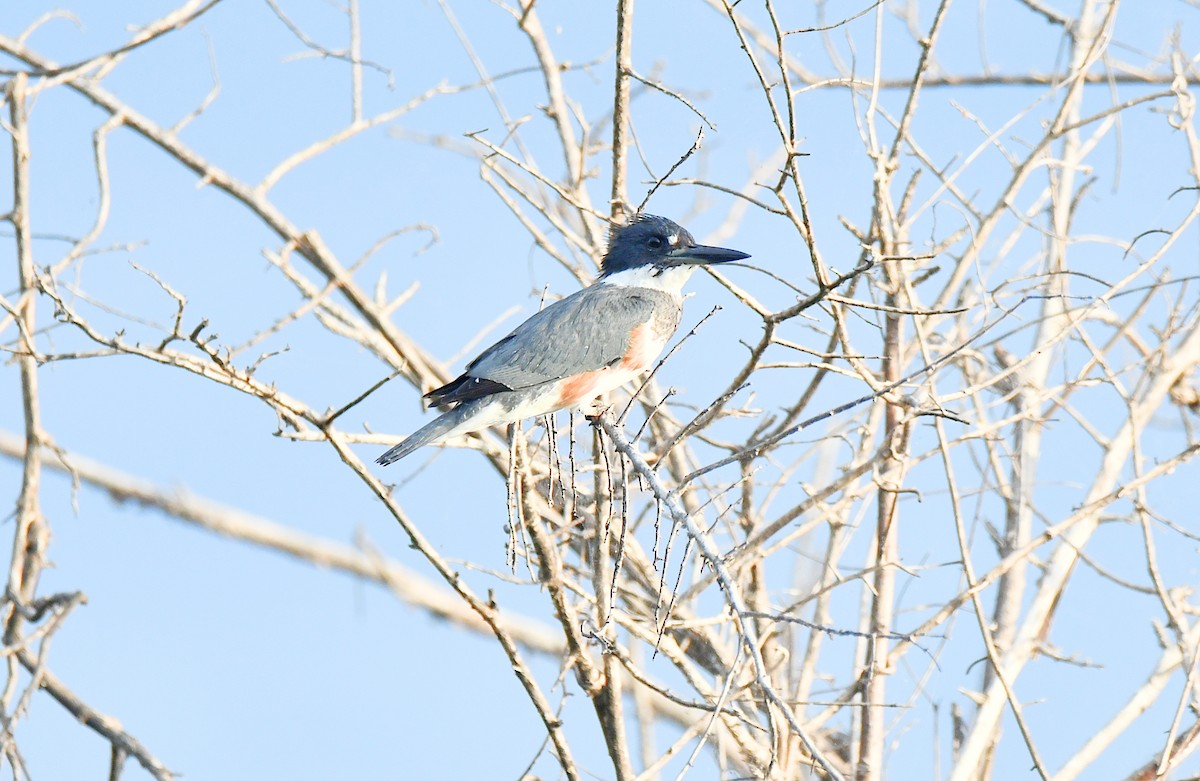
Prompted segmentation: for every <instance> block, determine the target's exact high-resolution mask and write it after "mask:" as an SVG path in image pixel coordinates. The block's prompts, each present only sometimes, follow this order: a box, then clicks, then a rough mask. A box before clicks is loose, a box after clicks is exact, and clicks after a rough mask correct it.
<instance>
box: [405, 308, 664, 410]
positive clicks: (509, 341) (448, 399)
mask: <svg viewBox="0 0 1200 781" xmlns="http://www.w3.org/2000/svg"><path fill="white" fill-rule="evenodd" d="M656 294H657V295H662V294H660V293H658V291H652V290H646V291H639V290H637V289H632V288H628V287H617V286H608V285H598V286H593V287H589V288H584V289H583V290H580V291H578V292H576V293H573V294H572V295H569V296H567V297H566V298H564V299H562V300H561V301H556V302H554V303H553V304H551V305H550V306H548V307H546V308H545V309H543V310H541V311H540V312H538V313H537V314H535V315H533V316H532V317H530V318H529V319H528V320H526V321H525V322H523V323H521V324H520V325H519V326H517V327H516V328H515V329H514V330H513V332H512V333H510V334H509V335H508V336H506V337H504V338H503V339H501V340H500V341H499V342H496V344H494V345H492V346H491V347H489V348H488V349H487V350H485V351H484V352H483V353H482V354H481V355H480V356H479V357H478V358H476V359H475V360H473V361H471V362H470V363H469V364H467V370H466V372H464V373H463V375H462V376H461V377H459V378H458V379H456V380H454V381H453V382H451V383H449V384H448V385H445V386H443V387H441V388H438V389H437V390H434V391H430V392H429V393H428V394H426V397H427V398H429V399H430V400H431V403H433V404H437V405H442V404H454V403H456V402H462V401H470V400H471V399H477V398H481V397H483V396H489V395H491V394H493V393H500V392H504V391H510V390H522V389H525V388H532V387H535V386H538V385H543V384H546V383H550V382H554V381H556V380H561V379H563V378H564V377H571V376H574V375H576V374H582V373H583V372H589V371H596V370H597V369H602V368H604V367H605V366H611V365H613V364H616V363H618V362H619V361H620V360H621V359H622V358H624V357H625V353H626V352H627V351H628V349H629V338H630V332H631V331H633V329H634V328H635V327H636V326H638V325H641V324H642V323H645V322H647V321H649V320H650V319H651V318H652V317H653V315H654V306H655V303H656V301H655V297H656Z"/></svg>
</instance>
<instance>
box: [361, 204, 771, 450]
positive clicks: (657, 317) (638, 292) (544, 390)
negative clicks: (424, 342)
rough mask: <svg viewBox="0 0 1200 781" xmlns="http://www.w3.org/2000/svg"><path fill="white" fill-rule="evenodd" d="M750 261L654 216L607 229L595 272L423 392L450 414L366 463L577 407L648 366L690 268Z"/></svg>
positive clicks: (673, 319) (676, 313)
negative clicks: (585, 283)
mask: <svg viewBox="0 0 1200 781" xmlns="http://www.w3.org/2000/svg"><path fill="white" fill-rule="evenodd" d="M748 257H750V256H749V255H747V254H746V253H745V252H738V251H737V250H733V249H722V248H721V247H706V246H704V245H702V244H697V243H696V241H695V239H693V238H692V234H690V233H688V232H687V231H686V230H684V229H683V228H681V227H680V226H678V225H676V224H675V223H673V222H671V221H670V220H668V219H666V218H664V217H655V216H654V215H650V214H643V215H638V216H636V217H634V218H633V220H632V221H630V222H629V224H628V225H624V226H621V227H618V228H614V229H613V232H612V236H611V237H610V239H609V243H608V252H607V253H606V254H605V255H604V260H603V262H602V263H601V264H600V277H599V278H598V279H597V280H596V281H595V282H594V283H593V284H592V285H590V286H589V287H585V288H584V289H582V290H579V291H577V292H575V293H572V294H571V295H569V296H567V297H566V298H563V299H562V300H560V301H556V302H554V303H553V304H550V305H549V306H547V307H546V308H545V309H543V310H541V311H540V312H538V313H537V314H535V315H533V316H532V317H530V318H529V319H528V320H526V321H525V322H523V323H521V324H520V325H519V326H517V327H516V329H514V330H513V332H512V333H510V334H509V335H508V336H506V337H504V338H503V339H501V340H500V341H498V342H496V343H495V344H494V345H492V346H491V347H489V348H488V349H486V350H484V351H483V353H482V354H480V356H479V357H478V358H476V359H475V360H473V361H471V362H470V363H469V364H467V370H466V371H465V372H463V374H462V376H460V377H459V378H458V379H456V380H454V381H453V382H451V383H448V384H446V385H443V386H442V387H440V388H437V389H436V390H432V391H430V392H429V393H426V394H425V398H427V399H429V402H430V406H437V407H442V406H446V405H453V408H452V409H450V411H448V412H445V413H443V414H442V415H440V416H438V417H437V418H436V419H434V420H433V421H431V422H430V423H427V424H426V425H424V426H422V427H421V428H419V429H417V430H416V431H415V432H413V433H412V434H411V435H409V437H408V438H407V439H405V440H404V441H403V442H401V443H400V444H398V445H396V446H395V447H393V448H392V449H391V450H389V451H387V452H386V453H384V454H383V455H382V456H380V457H379V458H377V459H376V463H378V464H382V465H384V466H387V465H388V464H391V463H393V462H395V461H399V460H400V459H402V458H404V457H405V456H407V455H408V454H409V453H412V452H413V451H414V450H416V449H417V448H419V447H423V446H424V445H430V444H435V443H439V442H445V441H446V440H448V439H451V438H453V437H457V436H460V435H462V434H469V433H471V432H473V431H480V430H481V429H485V428H487V427H489V426H494V425H497V424H500V423H513V422H516V421H519V420H524V419H525V418H532V417H536V416H538V415H546V414H548V413H551V412H556V411H557V410H560V409H566V408H568V407H580V406H584V405H585V404H586V403H587V402H590V401H591V400H592V399H595V398H596V397H597V396H600V395H601V394H603V393H606V392H608V391H610V390H613V389H614V388H617V387H620V386H621V385H624V384H625V383H626V382H628V381H630V380H632V379H633V378H634V377H636V376H637V375H638V374H640V373H641V372H643V371H645V370H646V369H648V368H650V365H651V364H652V363H654V360H655V359H656V358H658V356H659V354H660V353H661V352H662V350H663V348H664V347H665V346H666V344H667V341H668V340H669V339H670V338H671V336H672V334H674V333H675V329H676V328H677V327H678V326H679V318H680V316H681V314H682V306H683V284H684V283H685V282H686V281H687V280H688V278H689V277H690V276H691V275H692V272H693V271H695V270H696V267H697V266H698V265H704V264H708V263H726V262H728V261H731V260H741V259H742V258H748Z"/></svg>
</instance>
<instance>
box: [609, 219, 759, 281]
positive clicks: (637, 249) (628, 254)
mask: <svg viewBox="0 0 1200 781" xmlns="http://www.w3.org/2000/svg"><path fill="white" fill-rule="evenodd" d="M748 257H750V256H749V255H747V254H746V253H745V252H738V251H737V250H735V249H724V248H722V247H708V246H705V245H704V244H697V243H696V240H695V239H693V238H692V234H690V233H688V232H687V231H686V230H684V229H683V228H682V227H680V226H679V225H676V224H675V223H674V222H671V221H670V220H668V219H667V218H666V217H656V216H655V215H653V214H639V215H637V216H636V217H634V218H633V219H632V220H631V221H630V222H629V224H628V225H622V226H619V227H616V228H613V232H612V236H611V237H610V239H609V242H608V252H607V253H605V255H604V261H603V262H602V263H601V264H600V276H601V277H608V276H612V275H613V274H619V273H620V272H622V271H633V270H635V269H641V268H647V269H648V270H655V271H660V272H661V271H662V270H665V269H668V268H671V267H674V266H700V265H706V264H709V263H728V262H729V261H731V260H741V259H742V258H748Z"/></svg>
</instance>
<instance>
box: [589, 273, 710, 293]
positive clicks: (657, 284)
mask: <svg viewBox="0 0 1200 781" xmlns="http://www.w3.org/2000/svg"><path fill="white" fill-rule="evenodd" d="M695 271H696V267H695V266H694V265H684V266H667V267H666V268H655V267H654V266H638V267H637V268H631V269H626V270H624V271H618V272H617V273H615V274H609V275H608V276H607V277H605V278H604V279H602V280H600V284H602V285H614V286H616V287H648V288H650V289H651V290H661V291H662V292H664V293H667V294H670V295H672V296H675V297H677V298H679V297H682V295H683V285H684V283H685V282H687V281H688V279H690V278H691V276H692V274H693V273H695Z"/></svg>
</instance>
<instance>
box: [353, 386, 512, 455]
mask: <svg viewBox="0 0 1200 781" xmlns="http://www.w3.org/2000/svg"><path fill="white" fill-rule="evenodd" d="M484 406H486V400H485V399H477V400H475V401H468V402H465V403H463V404H459V405H458V406H457V407H455V408H454V409H452V410H450V411H449V412H446V413H443V414H441V415H438V416H437V417H436V418H434V419H433V420H431V421H429V422H428V423H426V424H425V425H424V426H421V428H419V429H417V430H416V431H414V432H413V433H411V434H409V435H408V438H407V439H405V440H404V441H403V442H401V443H400V444H399V445H396V446H395V447H393V448H392V449H391V450H389V451H387V452H386V453H384V454H383V455H381V456H380V457H379V458H377V459H375V463H377V464H379V465H381V466H387V465H388V464H393V463H395V462H397V461H399V460H400V459H402V458H404V457H405V456H407V455H408V454H410V453H412V452H413V451H414V450H416V449H417V448H421V447H424V446H425V445H432V444H436V443H438V442H445V441H446V440H447V439H450V438H452V437H456V436H458V435H459V434H468V433H470V432H472V431H478V430H480V429H483V428H487V427H488V426H489V425H491V421H490V420H482V419H479V420H477V419H476V417H477V415H478V413H479V412H481V411H482V408H483V407H484ZM478 417H479V418H483V417H485V416H483V415H478Z"/></svg>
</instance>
